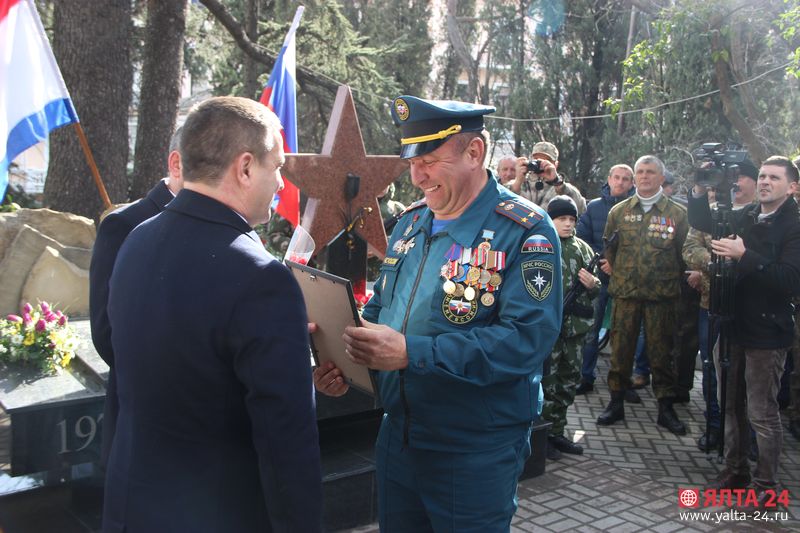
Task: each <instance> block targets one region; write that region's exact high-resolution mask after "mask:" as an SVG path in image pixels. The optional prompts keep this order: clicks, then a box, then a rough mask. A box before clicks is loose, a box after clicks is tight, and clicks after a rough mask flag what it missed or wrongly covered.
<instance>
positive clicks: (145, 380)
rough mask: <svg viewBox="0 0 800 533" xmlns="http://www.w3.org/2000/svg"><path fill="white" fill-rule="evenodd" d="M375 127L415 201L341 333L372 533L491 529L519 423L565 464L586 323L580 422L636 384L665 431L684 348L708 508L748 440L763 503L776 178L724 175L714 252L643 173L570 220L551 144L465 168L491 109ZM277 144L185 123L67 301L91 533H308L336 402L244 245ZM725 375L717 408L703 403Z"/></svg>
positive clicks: (702, 216) (523, 443) (201, 108)
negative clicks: (99, 366)
mask: <svg viewBox="0 0 800 533" xmlns="http://www.w3.org/2000/svg"><path fill="white" fill-rule="evenodd" d="M391 109H392V118H393V120H394V123H395V125H396V126H397V127H399V129H400V132H401V148H400V157H401V158H403V159H405V160H407V161H408V162H409V169H410V174H411V180H412V183H413V185H414V186H415V187H417V188H418V189H419V190H420V192H421V193H422V194H423V195H424V201H420V202H416V203H414V204H412V205H411V206H409V207H408V208H406V209H404V210H402V211H401V212H400V213H395V212H392V213H390V214H391V216H390V217H389V218H391V219H392V220H393V222H394V229H393V231H392V232H391V236H390V238H389V245H388V248H387V250H386V254H385V258H384V259H383V261H382V263H381V265H380V273H379V275H378V278H377V280H376V282H375V287H374V294H373V296H372V298H371V299H370V300H369V302H368V303H367V304H366V306H365V307H364V309H363V314H362V321H361V325H360V326H359V327H348V328H346V329H345V331H344V332H342V338H343V340H344V343H345V346H346V354H347V357H349V358H350V360H351V361H352V362H354V363H357V364H361V365H364V366H366V367H368V368H369V369H371V371H372V372H373V375H374V377H375V381H376V383H377V395H378V396H379V399H380V401H381V404H382V406H383V409H384V416H383V420H382V423H381V427H380V430H379V434H378V438H377V444H376V449H375V450H376V451H375V460H376V474H377V484H378V487H377V494H378V510H379V522H380V526H381V530H382V531H415V532H417V531H476V532H487V531H508V530H509V528H510V523H511V519H512V518H513V516H514V513H515V511H516V498H515V495H516V488H517V481H518V478H519V476H520V474H521V472H522V470H523V466H524V463H525V461H526V460H527V459H528V457H529V455H530V454H531V448H530V436H531V425H532V424H533V423H534V422H536V421H537V420H539V419H542V420H544V421H546V422H549V423H550V428H549V435H548V439H547V442H548V446H547V457H548V458H549V459H551V460H558V459H559V458H560V456H561V454H564V453H566V454H580V453H582V452H583V448H582V447H581V445H580V443H579V442H577V441H576V439H575V438H574V433H573V436H572V437H570V433H569V431H568V429H569V428H567V412H568V410H569V408H570V406H571V405H572V403H573V402H574V399H575V395H576V394H589V393H591V392H592V391H593V390H594V381H595V378H596V364H597V357H598V333H599V330H600V328H601V325H602V322H603V317H604V316H605V314H606V307H607V306H609V305H612V306H613V312H612V318H611V324H610V330H611V368H610V370H609V373H608V385H609V390H610V396H611V397H610V401H609V403H608V405H607V407H606V409H605V410H604V411H603V413H602V414H601V415H600V416H599V418H598V419H597V424H599V425H610V424H615V423H618V422H620V421H622V420H623V419H624V418H625V403H626V402H636V401H639V402H641V401H642V400H641V398H640V397H639V396H638V394H636V388H641V387H644V386H647V385H649V384H651V383H652V387H653V391H654V393H655V396H656V398H657V400H658V419H657V424H658V425H659V426H662V427H663V428H665V429H666V430H667V431H669V432H672V433H674V434H676V435H683V434H685V433H686V428H685V425H684V424H683V423H682V422H681V421H680V419H679V417H678V415H677V413H676V412H675V409H674V405H675V404H676V403H680V402H686V401H688V393H689V389H691V387H692V384H693V378H694V371H695V368H694V362H695V359H696V357H697V353H698V349H700V351H701V352H702V357H703V358H704V360H707V361H710V359H711V358H712V352H713V358H714V360H715V363H716V364H715V365H711V364H707V365H704V372H703V381H704V393H705V395H706V397H707V400H708V404H707V405H708V409H707V413H706V415H707V416H708V417H709V422H710V423H709V427H710V428H711V430H710V431H709V432H708V433H706V434H705V435H703V438H702V439H701V442H700V445H701V446H702V447H703V448H704V449H708V447H709V446H711V447H713V445H714V444H717V443H719V442H720V441H722V440H724V442H725V454H726V455H725V458H726V469H725V470H724V471H723V472H722V474H721V475H720V477H719V479H717V480H714V481H713V482H712V485H711V486H713V487H715V488H740V487H745V486H748V485H749V483H750V482H751V474H750V470H749V464H748V456H749V455H750V456H752V454H750V453H749V452H750V449H749V447H750V443H751V440H754V442H755V443H756V444H757V447H756V448H757V451H756V452H755V456H754V457H755V461H756V469H755V472H754V474H753V475H752V481H753V482H754V485H753V486H754V488H755V489H756V490H757V491H758V494H759V498H762V497H763V493H764V491H767V490H774V489H775V488H776V487H777V479H776V470H777V461H778V454H779V452H780V444H781V432H782V428H781V423H780V418H779V414H778V399H777V397H778V393H779V392H778V391H779V388H780V379H781V375H782V374H783V371H784V361H785V360H786V356H787V353H788V351H789V348H791V347H792V343H793V342H794V343H795V345H797V344H798V343H799V342H798V340H797V335H796V332H795V324H796V322H795V321H794V316H793V313H794V307H793V306H792V301H791V298H793V297H794V296H795V295H797V294H800V215H798V207H797V204H796V202H795V200H794V198H793V194H794V193H796V192H797V184H798V171H797V167H796V166H795V165H794V164H793V163H792V162H791V161H789V160H788V159H786V158H782V157H771V158H769V159H767V160H765V161H764V162H763V164H762V165H761V166H760V168H757V167H756V166H755V165H752V164H749V163H748V164H743V165H742V166H741V169H740V172H739V178H738V182H739V186H738V189H737V192H736V196H735V198H734V202H733V203H734V208H736V207H737V206H741V209H736V210H735V211H734V213H735V215H734V216H733V217H732V219H733V221H734V222H733V227H734V228H735V231H733V232H731V234H730V235H728V234H726V235H716V234H714V232H713V231H712V228H710V227H709V226H710V222H709V220H710V218H711V209H712V207H713V204H712V203H711V199H710V197H709V193H711V194H713V191H708V190H707V189H706V188H704V187H697V188H695V189H694V190H692V191H690V192H689V193H688V199H687V203H688V211H687V206H684V205H682V204H681V203H679V202H677V201H675V200H674V199H673V198H671V197H670V192H671V188H672V187H674V185H675V184H674V178H672V177H671V175H670V174H669V173H668V172H667V170H666V169H665V167H664V164H663V163H662V161H661V160H659V159H658V158H657V157H655V156H653V155H644V156H642V157H639V158H638V159H637V160H636V161H635V164H634V165H633V167H630V166H628V164H625V163H619V164H615V165H613V166H611V168H610V169H609V174H608V181H607V183H606V184H605V185H604V186H603V188H602V191H601V195H600V197H598V198H596V199H593V200H591V201H590V202H588V204H587V202H586V200H585V199H584V197H583V195H582V194H581V192H580V191H579V189H578V188H577V187H575V186H574V184H572V183H569V181H568V180H567V179H565V178H564V177H563V176H562V175H561V174H559V172H558V163H559V161H558V158H559V150H558V148H557V147H556V146H555V145H553V144H552V143H550V142H547V141H542V142H538V143H536V144H535V145H534V146H533V149H532V151H531V154H530V156H529V157H517V158H505V159H503V160H501V161H499V163H498V165H497V174H495V173H494V172H493V171H492V170H490V169H488V168H487V167H488V165H487V160H486V159H487V153H488V146H489V137H488V133H487V132H486V130H485V128H484V116H485V115H487V114H489V113H492V112H494V110H495V109H494V108H493V107H490V106H483V105H477V104H469V103H463V102H441V101H431V100H424V99H421V98H417V97H414V96H401V97H398V98H396V99H394V101H393V103H392V106H391ZM280 128H281V125H280V123H279V121H278V120H277V117H275V115H274V114H273V113H272V112H271V111H269V110H268V109H267V108H265V107H264V106H261V105H260V104H258V103H256V102H253V101H250V100H247V99H242V98H235V97H218V98H211V99H209V100H207V101H206V102H203V103H201V104H200V105H198V106H197V107H196V108H195V109H193V110H192V112H191V113H190V114H189V117H188V118H187V121H186V123H185V125H184V126H183V128H182V130H181V131H180V132H179V133H178V134H176V136H175V138H174V139H173V144H174V145H173V146H171V151H170V159H169V170H170V177H169V178H166V179H165V180H163V181H161V182H159V183H158V184H157V185H156V186H155V187H154V189H153V190H152V191H151V193H150V194H149V195H148V196H147V198H144V199H142V200H140V201H138V202H136V203H134V204H132V205H129V206H127V207H124V208H122V209H120V210H117V211H115V212H114V213H112V214H110V215H108V216H107V217H106V218H105V219H104V221H103V222H102V223H101V225H100V227H99V230H98V237H97V244H96V246H95V250H94V256H93V259H92V268H91V280H90V282H91V307H92V309H91V314H92V336H93V340H94V343H95V345H96V347H97V349H98V352H99V353H100V355H101V356H102V357H103V358H104V359H105V360H106V361H107V362H108V364H109V366H110V369H111V370H110V381H109V389H108V391H107V415H106V421H111V423H110V424H108V423H107V426H108V427H107V428H106V433H105V434H104V449H105V453H104V459H103V462H104V465H105V468H106V487H105V508H104V516H103V530H104V531H153V530H165V529H168V530H175V531H223V530H224V531H304V532H305V531H308V532H313V531H321V529H322V490H321V466H320V450H319V443H318V432H317V425H316V417H315V408H314V394H313V389H314V388H315V389H316V390H317V391H318V392H319V393H322V394H326V395H328V396H332V397H338V396H342V395H344V394H346V393H347V392H348V389H349V386H348V384H347V381H346V380H345V379H344V376H343V374H342V371H341V370H340V369H339V368H336V367H335V366H334V365H333V364H332V363H330V362H327V363H324V364H322V365H320V366H319V367H317V368H315V369H313V370H312V369H311V368H309V365H308V361H309V340H308V334H309V332H311V333H312V334H313V333H314V332H315V331H317V328H318V326H317V325H315V324H308V321H307V315H306V311H305V306H304V303H303V299H302V295H301V293H300V290H299V287H298V285H297V283H296V282H295V280H294V278H293V277H292V276H291V274H290V273H289V272H288V270H287V269H286V268H285V267H284V266H283V265H282V264H281V263H280V262H279V261H277V260H276V259H275V258H274V257H272V256H271V255H270V254H269V253H268V252H267V251H266V250H265V249H264V246H263V244H262V243H261V241H260V239H259V237H258V235H256V234H255V232H254V231H253V230H252V228H253V227H254V226H256V225H258V224H261V223H263V222H264V221H266V220H268V219H269V217H270V210H269V208H270V205H271V203H272V197H273V195H274V194H275V193H276V192H277V191H278V190H279V189H280V188H281V187H282V185H283V182H282V178H281V176H280V168H281V165H282V164H283V161H284V153H283V147H282V142H281V135H280ZM748 165H749V166H748ZM668 180H673V181H672V183H670V182H668ZM716 192H717V195H718V198H719V195H721V194H725V193H726V191H722V190H719V191H716ZM690 225H691V226H692V228H691V229H690ZM712 254H713V256H715V257H718V258H722V259H723V260H724V259H726V258H729V259H730V260H732V261H733V262H734V263H735V267H736V278H735V279H736V298H737V305H736V314H735V316H734V317H733V318H732V319H731V320H732V321H733V322H732V323H729V324H727V326H728V327H722V328H720V329H721V330H722V331H723V333H725V332H732V338H731V339H729V340H730V343H727V344H725V343H720V344H724V345H725V346H729V347H730V349H727V348H726V349H725V350H717V351H715V350H713V348H712V347H713V346H714V342H713V339H714V337H716V336H717V334H718V332H717V331H712V333H713V335H709V334H708V332H709V331H711V330H713V328H708V327H706V324H708V322H709V320H711V322H712V323H714V324H718V323H720V321H719V320H718V319H717V318H718V317H717V316H716V315H715V314H714V312H713V309H712V310H711V311H712V312H709V305H708V296H709V278H710V273H709V267H708V264H709V260H710V258H711V257H712ZM612 299H613V303H612ZM712 307H713V306H712ZM722 324H723V326H725V325H726V323H725V322H724V321H723V322H722ZM145 331H146V332H147V334H146V335H143V334H142V332H145ZM698 336H699V337H700V339H701V340H700V341H698V340H697V337H698ZM709 336H710V339H709ZM715 366H716V369H715ZM723 376H729V377H728V379H729V385H728V387H727V395H726V398H725V400H727V401H726V402H716V401H715V399H716V398H717V393H716V390H715V385H714V383H715V381H719V380H720V379H722V378H723ZM793 377H794V381H793V387H794V388H793V391H794V392H795V394H796V393H797V392H798V390H797V388H798V387H797V385H798V378H797V375H796V373H795V375H794V376H793ZM745 398H746V401H745ZM796 402H797V398H796V396H795V404H794V409H795V411H793V412H794V418H792V422H791V424H792V425H790V429H792V431H793V432H795V436H798V435H797V433H796V429H797V426H798V423H800V417H798V416H797V411H798V410H800V406H799V405H798V404H797V403H796ZM720 403H721V404H723V405H725V409H724V412H721V407H720ZM723 418H724V420H725V434H724V435H722V434H721V433H720V430H719V428H720V426H721V424H720V422H721V420H723ZM753 435H754V437H753ZM754 449H755V448H754Z"/></svg>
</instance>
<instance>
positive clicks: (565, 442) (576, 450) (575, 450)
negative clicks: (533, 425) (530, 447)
mask: <svg viewBox="0 0 800 533" xmlns="http://www.w3.org/2000/svg"><path fill="white" fill-rule="evenodd" d="M547 446H548V447H551V446H552V447H553V448H556V449H557V450H558V451H560V452H561V453H568V454H570V455H583V446H581V445H580V444H575V443H574V442H572V441H571V440H569V439H568V438H566V437H565V436H564V435H559V436H558V437H548V438H547Z"/></svg>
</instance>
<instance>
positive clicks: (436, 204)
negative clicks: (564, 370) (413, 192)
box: [409, 134, 485, 220]
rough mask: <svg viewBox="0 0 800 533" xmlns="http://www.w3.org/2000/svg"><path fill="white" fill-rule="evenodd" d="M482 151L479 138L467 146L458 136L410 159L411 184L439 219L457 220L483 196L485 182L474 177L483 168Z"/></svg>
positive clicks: (481, 143)
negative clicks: (423, 196) (476, 171)
mask: <svg viewBox="0 0 800 533" xmlns="http://www.w3.org/2000/svg"><path fill="white" fill-rule="evenodd" d="M462 135H463V134H462ZM482 148H483V142H482V141H481V140H480V138H478V137H475V138H473V139H472V140H471V141H469V142H467V143H466V144H465V138H464V137H459V136H458V135H455V136H453V137H452V138H450V139H448V140H447V142H445V143H444V144H442V145H441V146H439V148H437V149H436V150H434V151H433V152H429V153H427V154H423V155H421V156H419V157H412V158H411V159H409V163H410V165H411V166H410V171H411V183H413V184H414V186H415V187H419V188H420V189H421V190H422V192H423V194H425V200H426V201H427V204H428V207H429V208H430V210H431V211H433V213H434V215H435V216H436V218H437V219H443V220H447V219H453V218H458V216H460V215H461V213H463V212H464V211H465V210H466V208H467V207H468V206H469V204H470V203H471V202H472V200H474V199H475V197H476V196H477V195H478V193H480V190H481V188H482V186H483V185H485V180H484V181H483V183H477V182H475V180H474V179H473V176H474V174H475V169H476V166H477V167H480V166H481V165H482V161H481V160H482V156H483V152H482ZM484 177H485V174H484Z"/></svg>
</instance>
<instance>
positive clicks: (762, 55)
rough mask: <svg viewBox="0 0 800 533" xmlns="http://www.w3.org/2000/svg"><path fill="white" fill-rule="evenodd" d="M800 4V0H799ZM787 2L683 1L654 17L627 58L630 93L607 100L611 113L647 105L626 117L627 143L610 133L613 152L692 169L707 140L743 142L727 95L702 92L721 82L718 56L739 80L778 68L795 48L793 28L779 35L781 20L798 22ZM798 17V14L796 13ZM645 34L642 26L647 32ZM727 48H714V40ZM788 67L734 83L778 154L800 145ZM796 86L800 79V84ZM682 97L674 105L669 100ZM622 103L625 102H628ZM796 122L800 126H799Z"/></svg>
mask: <svg viewBox="0 0 800 533" xmlns="http://www.w3.org/2000/svg"><path fill="white" fill-rule="evenodd" d="M795 4H796V0H795ZM783 9H784V6H783V2H781V1H779V0H767V1H765V2H760V3H759V4H758V5H751V4H750V3H747V2H729V1H724V0H702V1H701V0H683V1H680V2H677V3H676V4H674V5H673V6H671V7H668V8H665V9H663V10H662V11H661V12H660V13H658V15H657V16H655V17H650V20H649V21H645V22H646V23H647V24H649V28H642V29H643V30H647V33H648V34H649V37H648V38H646V39H643V40H640V41H639V42H638V43H637V44H636V46H635V47H634V48H633V50H632V52H631V53H630V54H629V56H628V57H627V58H626V59H625V61H624V62H623V72H624V76H625V85H624V90H625V92H624V99H623V101H622V102H621V103H620V102H619V101H618V100H616V99H614V98H607V99H606V100H605V101H604V105H605V109H606V111H608V112H612V113H617V112H619V111H620V110H621V109H633V108H646V109H647V111H645V112H642V113H637V114H635V115H627V116H626V118H625V130H624V134H623V137H622V139H624V143H623V144H621V145H615V144H614V143H612V142H609V141H611V140H612V139H614V140H616V139H617V138H618V136H616V135H615V136H607V137H606V140H605V144H606V146H608V147H609V148H610V150H609V154H610V155H612V156H613V157H616V158H619V159H625V158H627V159H628V160H633V158H634V156H635V155H637V154H638V155H641V154H643V153H646V152H651V153H656V154H658V155H659V156H661V157H662V158H663V159H664V160H665V162H666V163H667V166H668V168H670V169H671V170H673V171H677V173H678V174H679V175H680V174H683V175H688V174H689V173H690V172H691V165H692V161H691V156H690V155H689V152H690V151H691V150H692V149H694V148H696V147H697V146H698V145H699V144H700V143H703V142H710V141H717V142H724V143H731V144H741V143H742V142H743V133H742V132H741V131H739V130H738V129H737V128H736V127H734V125H733V124H732V123H731V122H730V121H729V119H728V117H727V116H726V114H725V113H724V112H723V109H722V101H721V99H720V96H719V94H710V95H708V96H702V97H698V96H699V95H703V94H705V93H709V92H712V91H714V90H715V89H717V88H718V81H717V78H716V74H715V71H714V68H715V67H714V65H715V62H717V61H720V62H722V63H724V64H725V68H726V70H727V76H728V77H729V79H730V83H731V84H736V83H737V82H742V81H747V80H748V79H750V78H754V77H755V76H757V75H758V74H761V73H763V72H765V71H767V70H769V69H770V68H773V67H775V66H777V65H779V64H781V62H782V61H785V60H784V59H783V58H784V57H786V56H787V55H788V49H787V43H786V40H788V38H787V35H788V36H789V37H791V36H792V35H793V34H792V33H791V30H789V33H788V34H787V33H786V29H784V30H783V31H784V39H786V40H783V39H780V38H778V39H775V38H767V39H765V38H764V37H765V36H776V30H777V29H778V26H777V25H776V23H775V22H774V21H775V20H781V21H784V23H785V24H786V28H787V29H788V27H789V26H791V19H790V18H787V17H786V16H785V15H786V14H785V13H782V10H783ZM795 24H796V19H795ZM640 33H642V32H640ZM715 35H716V36H717V37H718V42H719V43H720V47H719V48H718V49H714V47H713V41H712V39H713V38H714V36H715ZM786 83H787V80H784V79H781V77H780V72H776V73H775V74H773V75H771V76H768V77H764V78H762V79H760V80H758V81H757V82H755V83H748V84H745V85H742V86H740V87H734V88H733V89H732V93H733V98H734V107H735V111H736V112H737V113H739V114H740V115H741V116H743V117H744V120H745V122H746V123H747V124H748V126H749V127H750V128H752V130H753V131H754V132H755V135H756V136H758V138H759V140H760V142H762V143H764V144H765V145H766V146H767V149H768V151H769V152H771V153H788V152H791V151H792V147H793V146H796V145H797V139H798V135H797V133H795V132H796V131H797V128H796V122H797V116H796V115H795V114H794V113H791V112H786V110H792V109H797V108H798V105H797V104H798V102H797V96H796V91H790V90H787V89H788V87H787V86H786ZM795 86H796V84H795ZM667 102H674V103H672V104H670V105H661V104H665V103H667ZM620 104H621V105H620ZM792 124H794V126H793V125H792Z"/></svg>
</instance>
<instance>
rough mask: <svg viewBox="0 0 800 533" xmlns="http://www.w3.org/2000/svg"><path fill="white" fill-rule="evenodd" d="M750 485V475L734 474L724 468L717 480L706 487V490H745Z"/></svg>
mask: <svg viewBox="0 0 800 533" xmlns="http://www.w3.org/2000/svg"><path fill="white" fill-rule="evenodd" d="M749 484H750V474H735V473H733V472H731V471H730V470H728V469H727V468H725V469H724V470H723V471H722V472H720V473H719V475H718V476H717V479H715V480H714V481H712V482H711V483H709V484H708V485H706V488H707V489H713V490H720V489H746V488H747V486H748V485H749Z"/></svg>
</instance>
